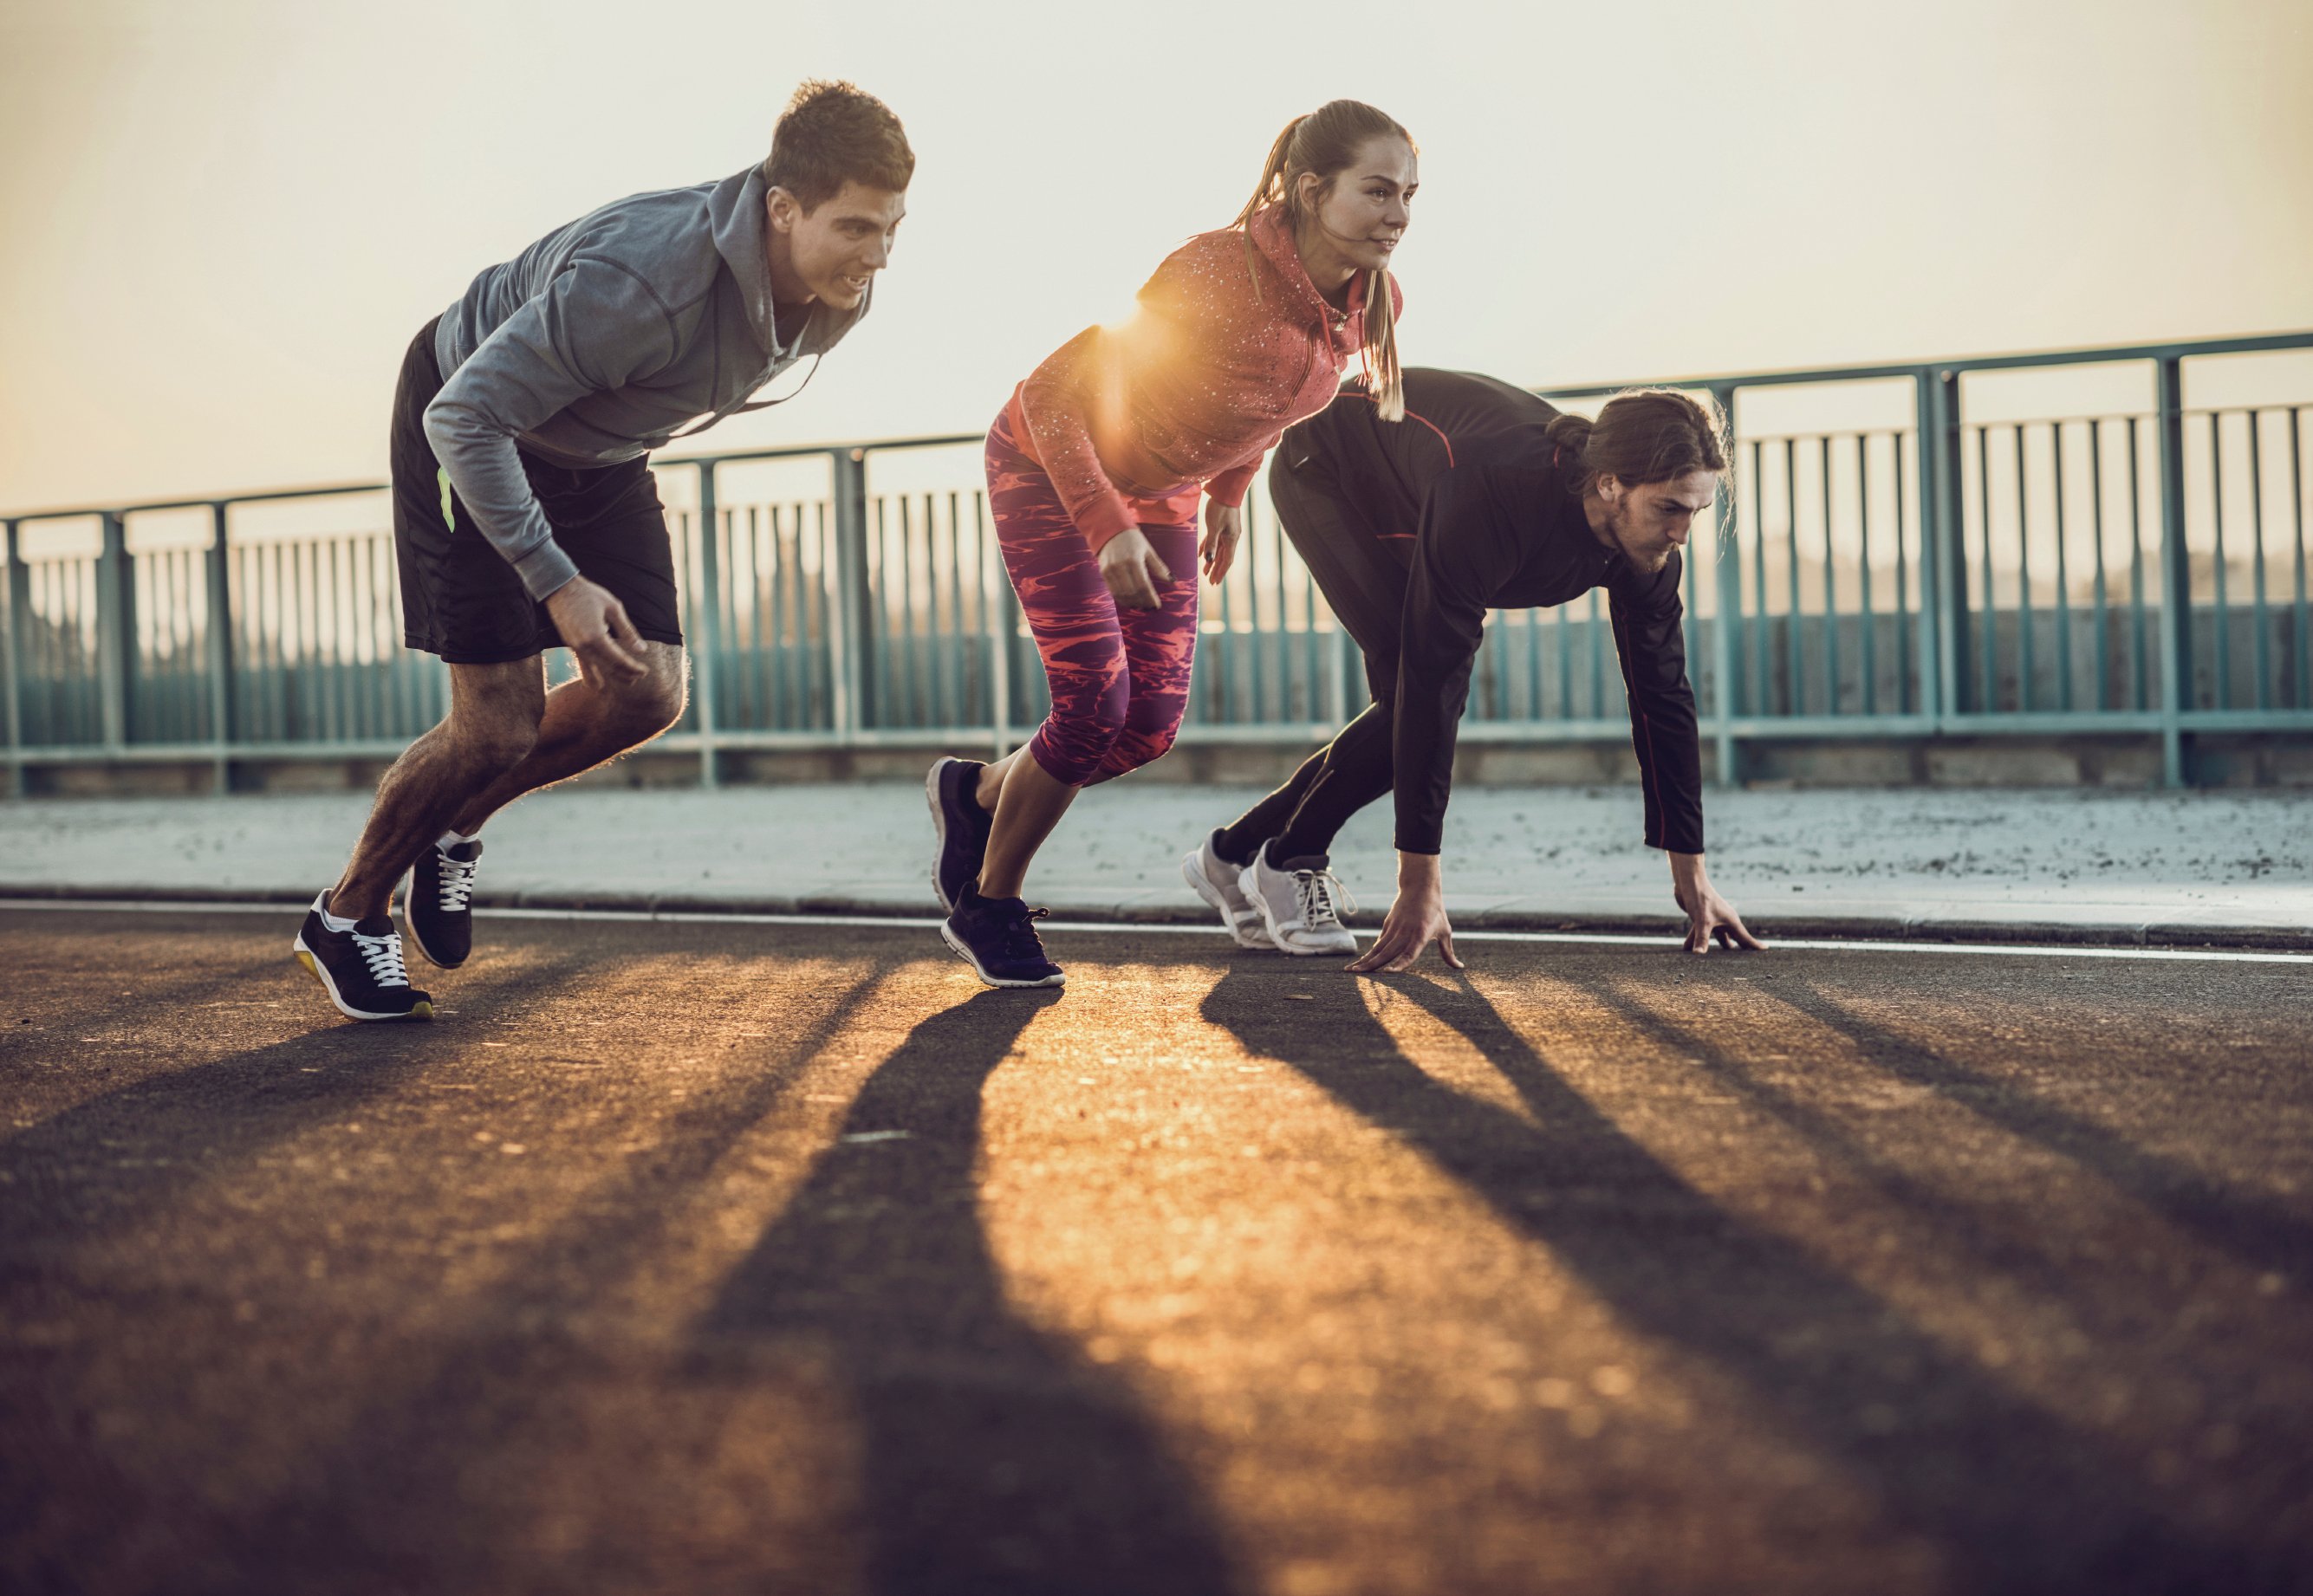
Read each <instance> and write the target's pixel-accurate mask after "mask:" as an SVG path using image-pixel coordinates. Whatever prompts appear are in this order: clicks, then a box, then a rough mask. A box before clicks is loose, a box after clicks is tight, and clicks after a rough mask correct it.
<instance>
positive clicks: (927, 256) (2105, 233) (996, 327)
mask: <svg viewBox="0 0 2313 1596" xmlns="http://www.w3.org/2000/svg"><path fill="white" fill-rule="evenodd" d="M811 75H821V76H848V77H850V78H852V79H854V80H856V81H857V82H858V83H861V84H862V85H863V86H865V87H866V88H868V89H870V90H872V91H874V92H875V93H877V94H880V95H882V96H883V97H884V99H885V100H886V101H889V102H890V103H891V105H892V106H893V109H894V110H897V111H898V112H899V113H900V115H901V118H903V119H904V120H905V121H906V123H907V125H908V129H909V133H910V137H911V139H912V140H913V142H914V144H915V146H916V150H917V153H918V157H919V165H918V170H917V178H916V183H915V187H914V190H913V192H912V193H911V194H910V197H909V205H910V216H909V220H908V222H907V224H906V226H905V227H904V229H903V230H902V232H901V241H900V248H899V250H898V253H897V255H896V258H895V261H894V264H893V267H892V269H891V270H890V272H888V273H887V274H886V275H885V276H884V281H883V283H882V285H881V287H880V288H879V291H878V294H877V297H876V306H875V314H874V315H873V316H872V317H870V318H869V319H868V320H867V321H866V322H865V323H864V324H863V325H862V326H861V327H860V329H858V330H857V332H855V333H854V334H853V335H852V337H851V338H850V339H849V341H848V342H847V343H845V344H844V346H842V347H841V348H840V350H838V351H837V353H836V354H835V355H833V356H832V357H831V358H830V359H829V360H828V362H827V363H826V368H825V370H824V371H822V373H820V375H819V376H818V378H817V379H816V380H815V381H814V384H813V386H812V388H811V390H810V391H809V392H808V393H807V394H806V395H805V398H804V399H802V400H801V401H800V402H799V403H797V404H796V405H794V406H792V407H787V408H781V409H778V410H773V411H770V412H767V413H765V414H764V415H761V416H756V417H744V418H742V419H740V420H738V421H734V422H731V423H726V425H724V426H723V427H721V428H718V429H717V432H716V433H715V434H712V435H711V436H712V442H713V443H715V444H716V445H717V446H720V447H740V446H744V445H747V444H757V443H792V442H811V441H819V440H828V439H838V438H849V437H871V436H893V435H900V434H910V433H925V432H949V431H969V430H973V429H977V428H979V427H981V426H982V425H985V424H986V423H987V421H988V419H989V417H991V416H992V415H993V414H994V412H995V410H996V408H997V407H998V404H999V403H1000V402H1001V401H1002V399H1003V398H1004V396H1005V394H1006V393H1007V392H1008V391H1009V390H1010V389H1011V387H1012V385H1013V384H1014V383H1015V382H1016V381H1018V380H1019V378H1020V377H1021V376H1023V375H1024V374H1025V373H1026V372H1027V371H1028V370H1029V369H1030V368H1031V367H1033V365H1034V364H1035V363H1036V362H1037V361H1038V360H1039V359H1041V358H1042V356H1043V355H1044V354H1045V353H1046V352H1048V351H1049V350H1050V349H1051V348H1052V347H1053V346H1056V345H1058V344H1060V342H1061V341H1062V340H1064V339H1065V338H1068V337H1069V335H1071V334H1072V333H1074V332H1075V331H1076V330H1077V329H1079V328H1081V327H1083V326H1085V325H1086V324H1087V323H1090V322H1093V321H1098V320H1109V319H1111V318H1113V316H1115V315H1116V314H1117V313H1118V312H1119V311H1121V310H1122V309H1124V308H1125V307H1126V306H1127V305H1128V304H1129V303H1130V296H1131V294H1132V292H1133V290H1134V289H1135V288H1136V287H1137V286H1138V285H1139V283H1140V282H1141V280H1142V279H1143V278H1144V277H1145V276H1147V274H1148V270H1149V269H1150V268H1151V267H1153V266H1154V265H1155V264H1156V261H1157V260H1158V259H1160V258H1162V256H1163V255H1164V254H1165V251H1166V250H1169V249H1170V248H1172V247H1173V246H1174V244H1176V243H1177V242H1178V241H1180V240H1181V239H1182V238H1183V237H1185V236H1186V235H1188V234H1189V233H1191V232H1196V231H1199V230H1201V229H1204V228H1209V227H1215V226H1218V225H1221V224H1224V223H1226V222H1227V219H1228V218H1229V217H1230V216H1231V215H1234V214H1235V212H1236V208H1237V206H1239V205H1240V204H1242V203H1243V201H1244V197H1245V194H1246V192H1247V191H1248V190H1249V189H1251V187H1252V185H1253V179H1254V177H1255V175H1256V173H1257V171H1258V168H1259V165H1260V162H1261V158H1262V154H1263V153H1264V152H1265V151H1266V149H1267V147H1268V145H1269V141H1270V140H1271V137H1272V136H1274V135H1275V133H1276V131H1277V129H1278V127H1280V125H1281V124H1282V123H1283V122H1284V121H1285V120H1286V119H1287V118H1288V117H1290V116H1292V115H1293V114H1295V113H1297V112H1298V111H1302V110H1308V109H1310V108H1312V107H1313V106H1315V104H1317V103H1318V102H1320V101H1324V100H1326V99H1329V98H1332V97H1334V96H1336V95H1350V96H1355V97H1357V98H1360V99H1365V100H1369V101H1373V102H1375V103H1376V104H1378V105H1380V106H1381V107H1383V108H1384V109H1385V110H1388V111H1389V112H1390V113H1391V114H1393V115H1394V116H1395V117H1397V118H1399V120H1401V121H1403V123H1405V124H1406V126H1407V127H1410V128H1412V131H1413V133H1414V136H1415V137H1416V138H1417V139H1418V140H1419V141H1420V145H1421V149H1422V169H1421V178H1422V188H1421V195H1420V198H1419V200H1418V201H1417V202H1416V206H1415V211H1414V225H1413V230H1412V233H1411V235H1410V236H1409V239H1408V241H1407V243H1406V245H1405V247H1404V248H1403V250H1401V251H1400V252H1399V257H1398V267H1397V269H1398V272H1399V275H1400V276H1401V278H1402V280H1403V283H1404V285H1405V287H1406V291H1407V295H1408V301H1409V304H1408V310H1407V315H1406V319H1405V322H1404V326H1403V338H1404V346H1405V348H1406V351H1407V355H1408V359H1409V360H1410V361H1411V362H1412V363H1414V364H1436V365H1450V366H1463V367H1473V368H1478V369H1482V370H1486V371H1491V372H1493V373H1498V374H1499V375H1501V376H1504V377H1508V378H1511V379H1514V380H1517V381H1525V382H1530V383H1537V384H1542V383H1551V382H1577V381H1613V380H1623V379H1645V378H1655V377H1668V376H1676V375H1687V374H1696V373H1711V372H1728V371H1740V370H1760V369H1772V368H1781V367H1790V366H1801V365H1816V364H1837V363H1852V362H1859V361H1867V360H1878V359H1905V358H1921V357H1932V356H1936V355H1957V354H1962V353H1989V352H1999V351H2006V350H2012V349H2029V348H2044V347H2055V346H2071V345H2080V344H2097V343H2121V342H2133V341H2139V340H2143V339H2149V338H2169V337H2194V336H2203V335H2207V336H2214V335H2221V334H2228V333H2241V332H2262V331H2278V330H2294V329H2303V328H2307V327H2313V92H2309V85H2313V0H2163V3H2159V4H2154V3H2148V0H1988V3H1981V4H1980V3H1977V0H1935V3H1933V4H1924V5H1923V4H1918V3H1917V0H1903V3H1900V4H1895V3H1888V0H1842V3H1836V4H1818V3H1813V0H1748V3H1746V4H1725V3H1724V0H1712V3H1710V4H1684V3H1680V4H1666V3H1628V4H1626V3H1614V4H1608V3H1605V0H1591V3H1589V4H1581V5H1561V4H1535V3H1534V0H1504V3H1500V4H1468V3H1464V0H1419V3H1417V0H1397V3H1396V4H1366V3H1364V0H1335V3H1333V4H1325V5H1278V4H1262V3H1259V0H1254V3H1250V4H1249V3H1247V0H1224V3H1215V0H1179V3H1170V4H1161V5H1137V6H1123V5H1109V4H1097V3H1087V0H1034V3H1033V4H1019V3H1003V0H998V3H994V4H971V5H960V4H938V3H934V0H915V3H913V4H889V3H884V0H844V3H843V4H820V5H817V6H814V7H812V8H809V9H805V8H802V7H795V6H781V5H778V4H766V3H764V0H735V3H726V0H711V3H695V4H683V3H680V0H667V3H664V4H657V5H654V6H649V7H643V6H638V5H636V4H631V0H621V3H619V4H610V3H606V0H551V3H547V0H532V3H523V0H462V3H460V4H435V3H431V0H427V3H409V0H395V3H394V4H376V3H374V0H358V3H356V0H175V3H169V0H71V3H70V4H60V3H59V0H0V216H4V217H5V218H6V219H7V222H6V227H5V232H4V233H0V303H4V304H5V305H6V307H7V314H6V316H5V318H4V319H0V508H9V509H26V508H32V507H36V506H50V505H64V504H76V503H91V502H99V501H103V502H118V501H122V500H127V499H131V498H136V497H150V496H159V495H173V494H179V493H186V494H194V493H207V492H214V491H224V490H230V489H245V488H258V487H276V486H286V485H291V484H303V483H319V482H326V481H337V480H347V479H363V478H380V477H383V473H384V466H385V430H386V426H385V424H386V413H387V407H388V403H389V400H390V399H391V388H392V382H393V377H394V373H395V371H396V368H397V365H398V363H399V361H400V356H401V353H402V350H403V348H404V347H405V346H406V345H407V344H408V342H409V338H410V336H411V334H412V333H414V332H415V331H416V329H418V326H419V325H420V324H421V323H422V322H423V321H424V320H426V319H427V318H428V317H430V316H432V315H434V314H435V313H436V312H437V311H440V310H441V309H442V308H443V307H444V305H446V304H447V303H449V302H450V301H451V300H452V299H453V298H454V297H455V296H456V294H458V293H459V291H460V290H461V289H462V287H463V286H464V285H465V284H466V282H467V280H468V279H469V278H470V277H471V276H472V275H473V274H474V272H475V271H476V270H477V269H479V267H483V266H485V265H487V264H489V263H490V262H493V261H496V260H499V259H504V258H506V257H507V256H509V255H512V254H513V253H514V252H515V251H517V250H520V249H521V248H522V247H523V245H524V244H526V243H528V242H529V241H531V240H532V238H534V237H535V236H537V235H538V234H539V233H541V232H545V231H546V230H548V229H549V228H550V227H553V226H555V225H557V224H560V223H562V222H565V221H567V220H568V219H570V218H571V217H573V216H576V215H579V214H581V213H583V212H585V211H586V210H588V209H590V208H592V207H593V206H595V205H597V204H599V203H601V202H602V201H604V200H606V199H610V198H612V197H616V196H618V195H620V194H625V193H629V192H633V191H636V190H638V189H652V188H662V187H669V186H674V185H679V184H684V183H690V182H695V181H698V180H702V179H709V178H716V177H719V176H722V175H724V174H726V173H728V172H731V171H736V170H738V169H739V168H741V167H743V166H745V165H747V164H749V163H751V162H754V161H757V160H759V159H760V158H761V155H762V154H763V153H764V152H765V150H766V149H767V148H768V147H769V141H770V127H771V122H772V119H773V118H774V117H775V116H776V114H777V112H778V108H779V106H780V104H781V103H782V102H783V101H784V100H785V99H786V97H787V93H788V92H789V91H790V90H791V89H792V88H793V86H794V84H795V83H796V80H798V79H799V78H802V77H805V76H811ZM707 441H708V440H701V442H702V443H705V442H707Z"/></svg>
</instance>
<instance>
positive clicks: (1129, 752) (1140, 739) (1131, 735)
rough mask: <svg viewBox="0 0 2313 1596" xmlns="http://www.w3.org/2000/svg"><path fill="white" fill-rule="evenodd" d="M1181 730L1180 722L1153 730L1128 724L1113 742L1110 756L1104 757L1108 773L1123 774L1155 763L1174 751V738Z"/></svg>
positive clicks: (1113, 774)
mask: <svg viewBox="0 0 2313 1596" xmlns="http://www.w3.org/2000/svg"><path fill="white" fill-rule="evenodd" d="M1180 734H1181V728H1180V725H1179V724H1178V723H1174V724H1171V725H1167V726H1160V727H1156V728H1155V729H1153V730H1142V729H1140V728H1138V727H1133V728H1128V729H1127V730H1126V731H1124V732H1122V733H1121V734H1120V735H1119V736H1118V737H1117V739H1116V741H1114V742H1113V743H1112V744H1111V745H1110V747H1109V750H1108V758H1107V759H1105V760H1104V761H1103V767H1104V774H1105V775H1108V776H1122V775H1123V774H1125V772H1127V771H1129V770H1138V769H1139V768H1140V767H1142V766H1143V765H1153V764H1155V763H1156V761H1157V760H1159V759H1163V758H1164V757H1165V755H1166V754H1168V753H1170V752H1172V751H1173V740H1174V738H1176V737H1178V736H1179V735H1180Z"/></svg>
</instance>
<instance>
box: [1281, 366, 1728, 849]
mask: <svg viewBox="0 0 2313 1596" xmlns="http://www.w3.org/2000/svg"><path fill="white" fill-rule="evenodd" d="M1405 383H1406V407H1407V410H1408V412H1409V414H1408V416H1407V418H1406V419H1405V420H1404V421H1403V422H1399V423H1394V424H1392V423H1387V422H1382V421H1379V420H1378V419H1376V417H1374V413H1373V407H1372V406H1371V405H1370V404H1368V403H1364V402H1362V401H1361V400H1359V399H1344V400H1343V401H1341V402H1340V403H1337V404H1335V405H1334V406H1332V408H1330V409H1329V410H1327V411H1326V412H1325V413H1324V416H1323V417H1320V418H1319V420H1318V422H1315V423H1311V424H1309V425H1310V426H1311V428H1312V435H1311V436H1310V438H1309V440H1308V444H1309V446H1310V447H1311V448H1312V449H1313V450H1314V451H1315V452H1320V453H1322V454H1323V456H1324V458H1325V460H1326V461H1327V463H1328V465H1329V467H1330V468H1331V469H1330V471H1329V474H1330V475H1332V477H1333V478H1335V481H1336V482H1337V483H1338V484H1339V485H1340V487H1341V488H1342V489H1343V491H1344V492H1345V493H1348V494H1350V495H1355V497H1356V498H1357V499H1358V500H1359V501H1361V502H1362V504H1363V506H1364V508H1365V510H1366V512H1367V515H1368V519H1369V520H1370V522H1372V524H1375V525H1376V526H1392V525H1395V526H1403V525H1405V524H1407V522H1409V521H1411V522H1412V524H1413V525H1414V527H1415V532H1414V535H1413V539H1412V548H1411V549H1410V550H1404V553H1405V555H1406V557H1409V558H1410V569H1409V571H1408V573H1407V574H1408V584H1407V588H1406V593H1405V604H1404V610H1403V616H1402V618H1401V639H1402V641H1401V645H1400V651H1399V655H1398V669H1397V699H1396V703H1395V705H1394V716H1393V719H1394V740H1395V741H1394V759H1393V769H1394V786H1395V791H1396V801H1397V846H1398V847H1399V848H1400V849H1402V850H1403V851H1404V852H1406V853H1412V854H1435V853H1437V852H1438V850H1439V847H1440V846H1441V842H1442V839H1443V836H1444V830H1445V817H1446V803H1447V797H1448V796H1449V794H1451V792H1452V789H1453V779H1454V750H1455V744H1456V739H1457V736H1458V734H1459V732H1460V726H1461V718H1462V711H1463V708H1464V706H1465V705H1466V704H1467V703H1468V701H1469V696H1470V671H1471V669H1472V667H1473V664H1474V663H1475V662H1476V659H1477V653H1478V649H1479V646H1480V645H1481V643H1482V640H1483V636H1484V633H1483V627H1484V623H1485V616H1486V611H1487V610H1488V609H1526V608H1531V607H1542V606H1549V605H1555V604H1563V603H1565V602H1567V601H1570V600H1572V599H1576V598H1579V597H1580V596H1581V595H1582V594H1584V593H1587V592H1589V591H1590V590H1591V589H1592V588H1594V587H1604V588H1605V590H1606V594H1607V599H1608V604H1609V613H1610V615H1611V617H1612V621H1613V627H1614V652H1615V653H1616V655H1617V656H1618V657H1619V659H1620V661H1621V663H1622V669H1623V688H1624V689H1625V692H1626V695H1627V697H1629V700H1630V710H1631V747H1632V748H1633V750H1635V751H1636V752H1637V754H1638V759H1639V773H1640V785H1641V786H1642V787H1643V789H1644V794H1645V813H1646V820H1645V824H1646V832H1645V836H1646V843H1647V846H1649V847H1656V848H1667V849H1669V850H1671V851H1672V852H1675V853H1686V854H1699V853H1701V852H1702V851H1703V847H1702V742H1701V739H1700V736H1699V734H1698V731H1697V725H1696V717H1695V707H1694V689H1693V687H1692V686H1691V685H1690V684H1689V683H1688V681H1687V676H1686V644H1685V637H1684V632H1683V630H1682V628H1681V625H1680V622H1681V620H1682V618H1683V615H1684V605H1683V604H1682V602H1681V601H1680V597H1679V583H1680V580H1681V575H1682V573H1683V571H1684V563H1683V559H1682V557H1681V555H1680V554H1679V553H1678V552H1677V551H1676V550H1674V551H1673V552H1672V554H1671V556H1670V558H1669V559H1668V560H1667V562H1666V563H1665V564H1664V566H1662V568H1661V569H1660V570H1658V571H1655V572H1652V573H1647V572H1641V571H1638V570H1635V569H1633V568H1632V567H1631V563H1630V561H1629V560H1627V559H1626V558H1624V557H1623V556H1622V555H1621V554H1620V553H1619V552H1618V551H1616V550H1614V549H1612V548H1608V547H1607V546H1606V545H1605V544H1604V543H1602V542H1601V541H1600V540H1599V536H1598V534H1597V533H1596V532H1594V531H1592V530H1591V527H1590V522H1589V518H1588V517H1587V515H1586V514H1585V513H1583V509H1582V503H1581V500H1580V499H1579V498H1578V497H1576V496H1575V495H1573V494H1572V493H1570V492H1569V491H1568V487H1567V476H1566V475H1565V474H1562V473H1561V471H1560V470H1559V469H1557V468H1556V467H1555V466H1554V465H1553V464H1552V455H1553V452H1554V451H1553V448H1552V444H1551V443H1549V441H1548V440H1547V439H1546V438H1545V437H1544V436H1543V429H1544V428H1545V427H1546V426H1547V425H1549V423H1550V421H1551V420H1552V418H1553V417H1555V416H1556V415H1557V413H1558V412H1557V411H1556V410H1555V409H1553V408H1552V407H1551V406H1549V405H1548V404H1546V403H1544V402H1543V400H1541V399H1536V398H1535V396H1534V395H1532V394H1530V393H1527V392H1526V391H1525V390H1522V389H1517V388H1513V387H1511V386H1510V385H1509V384H1508V383H1505V382H1499V381H1495V380H1494V379H1492V378H1490V377H1481V376H1476V375H1473V374H1470V373H1459V372H1441V371H1431V370H1411V371H1408V372H1407V373H1405ZM1321 426H1322V432H1320V431H1319V428H1320V427H1321ZM1399 548H1401V549H1403V545H1402V544H1401V545H1399Z"/></svg>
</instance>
